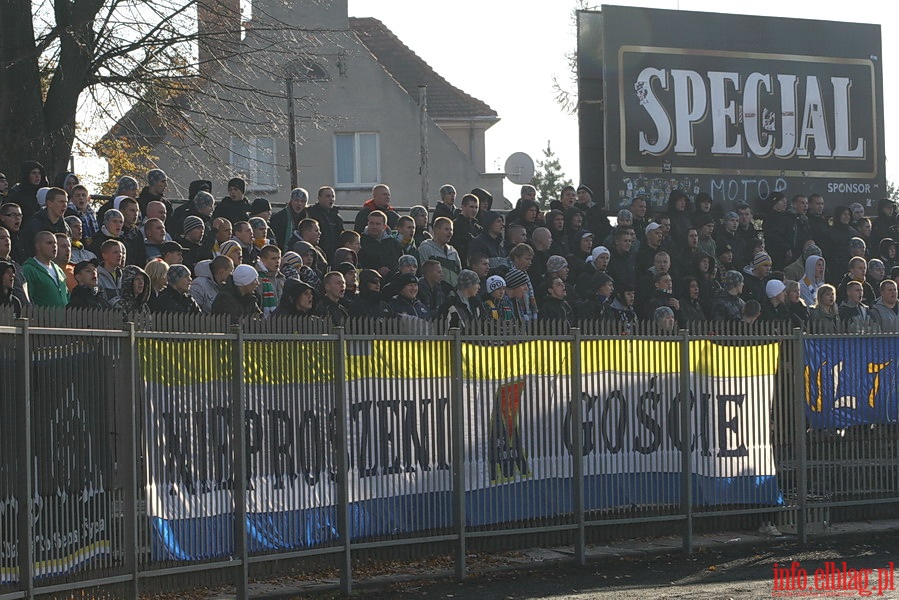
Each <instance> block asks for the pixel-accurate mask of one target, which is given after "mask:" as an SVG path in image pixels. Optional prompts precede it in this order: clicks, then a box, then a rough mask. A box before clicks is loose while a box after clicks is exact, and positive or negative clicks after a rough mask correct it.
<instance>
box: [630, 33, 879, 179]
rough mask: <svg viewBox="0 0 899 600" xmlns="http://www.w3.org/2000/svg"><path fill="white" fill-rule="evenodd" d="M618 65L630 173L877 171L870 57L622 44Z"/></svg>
mask: <svg viewBox="0 0 899 600" xmlns="http://www.w3.org/2000/svg"><path fill="white" fill-rule="evenodd" d="M723 64H726V65H728V68H726V69H722V65H723ZM619 65H620V69H619V73H620V78H621V85H620V86H619V94H620V106H621V122H622V125H623V129H624V131H625V132H626V134H625V135H624V136H622V140H621V141H622V156H623V158H624V160H623V161H622V168H623V169H624V170H625V171H627V172H634V173H639V172H658V170H659V159H660V158H661V159H665V160H670V161H671V172H672V173H686V172H690V173H717V172H719V171H721V170H722V168H728V167H729V168H732V169H737V170H740V171H741V172H742V173H744V174H756V175H801V176H807V177H827V176H843V177H856V176H861V177H873V176H874V175H875V174H876V173H877V166H876V164H875V162H874V159H875V158H876V156H877V152H876V136H877V128H876V123H875V121H874V116H875V114H876V111H875V108H876V107H875V106H874V90H875V81H874V65H873V63H872V61H871V60H870V59H863V60H862V59H856V60H853V59H835V58H833V59H828V58H822V57H813V56H791V55H779V54H762V53H752V54H746V53H739V52H721V51H714V52H712V51H701V52H700V51H688V50H683V49H678V48H650V47H643V46H623V47H622V48H621V50H620V51H619ZM710 157H714V158H715V162H716V165H715V166H714V167H712V166H710V165H709V158H710ZM824 159H826V161H827V162H826V166H825V165H824V164H822V163H821V161H822V160H824ZM816 165H818V166H816Z"/></svg>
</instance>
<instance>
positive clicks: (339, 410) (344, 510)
mask: <svg viewBox="0 0 899 600" xmlns="http://www.w3.org/2000/svg"><path fill="white" fill-rule="evenodd" d="M335 330H336V332H337V347H336V348H335V349H334V405H335V415H336V417H335V418H336V419H337V432H336V433H337V440H336V444H337V465H336V466H337V534H338V536H340V539H341V540H343V556H342V557H341V562H340V591H341V592H343V593H344V594H345V595H347V596H349V595H350V593H352V591H353V547H352V539H351V537H350V536H351V533H352V532H351V531H350V500H349V499H350V493H349V491H350V490H349V469H348V465H347V454H348V453H349V447H348V444H349V437H348V433H347V410H346V408H347V407H346V337H345V334H346V330H345V329H344V328H343V327H336V328H335Z"/></svg>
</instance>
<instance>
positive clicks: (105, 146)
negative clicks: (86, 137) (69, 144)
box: [94, 138, 158, 196]
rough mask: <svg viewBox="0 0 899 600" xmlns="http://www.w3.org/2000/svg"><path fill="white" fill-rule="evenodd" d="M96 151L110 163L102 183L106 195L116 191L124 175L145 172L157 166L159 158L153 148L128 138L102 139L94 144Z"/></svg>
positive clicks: (101, 191) (101, 187)
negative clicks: (154, 153) (153, 152)
mask: <svg viewBox="0 0 899 600" xmlns="http://www.w3.org/2000/svg"><path fill="white" fill-rule="evenodd" d="M94 151H95V152H96V153H97V154H99V155H100V156H102V157H104V158H105V159H106V162H107V164H108V165H109V173H108V175H107V177H106V181H104V182H103V183H102V184H101V185H100V193H101V194H104V195H106V196H111V195H112V194H114V193H115V191H116V188H117V187H118V182H119V179H120V178H121V177H122V176H124V175H131V174H133V173H145V172H146V171H148V170H150V169H152V168H153V167H154V166H155V164H156V163H155V161H156V159H157V158H158V157H156V156H154V155H153V154H152V149H151V148H149V147H147V146H141V145H139V144H136V143H134V142H133V141H131V140H130V139H128V138H117V139H103V140H100V141H99V142H97V143H96V144H94Z"/></svg>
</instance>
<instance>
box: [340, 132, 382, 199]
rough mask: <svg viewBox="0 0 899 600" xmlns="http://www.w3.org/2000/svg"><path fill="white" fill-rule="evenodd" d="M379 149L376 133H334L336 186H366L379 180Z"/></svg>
mask: <svg viewBox="0 0 899 600" xmlns="http://www.w3.org/2000/svg"><path fill="white" fill-rule="evenodd" d="M380 155H381V150H380V144H379V141H378V134H377V133H337V134H334V172H335V177H334V183H335V184H336V185H337V186H338V187H357V186H358V187H368V186H372V185H375V184H376V183H378V182H379V181H380V180H381V176H380V173H381V158H380Z"/></svg>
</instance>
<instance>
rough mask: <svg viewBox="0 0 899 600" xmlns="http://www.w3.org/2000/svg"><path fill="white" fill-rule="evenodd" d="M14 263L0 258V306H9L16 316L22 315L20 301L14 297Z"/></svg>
mask: <svg viewBox="0 0 899 600" xmlns="http://www.w3.org/2000/svg"><path fill="white" fill-rule="evenodd" d="M15 285H16V265H15V263H11V262H7V261H5V260H0V307H5V306H9V307H11V308H12V313H13V315H15V317H16V318H19V317H21V316H22V302H21V301H20V300H19V299H18V298H17V297H16V295H15V293H14V290H15Z"/></svg>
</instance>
